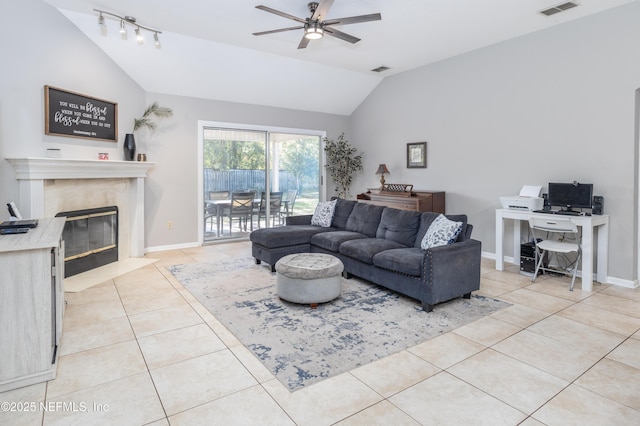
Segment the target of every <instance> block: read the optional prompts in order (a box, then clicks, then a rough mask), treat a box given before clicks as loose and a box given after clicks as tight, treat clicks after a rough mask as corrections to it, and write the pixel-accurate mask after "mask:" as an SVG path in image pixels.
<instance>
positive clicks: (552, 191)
mask: <svg viewBox="0 0 640 426" xmlns="http://www.w3.org/2000/svg"><path fill="white" fill-rule="evenodd" d="M592 200H593V184H591V183H578V182H573V183H549V205H550V206H552V207H553V206H556V207H561V208H562V209H563V210H573V209H590V208H591V203H592Z"/></svg>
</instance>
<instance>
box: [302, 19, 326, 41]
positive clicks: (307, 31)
mask: <svg viewBox="0 0 640 426" xmlns="http://www.w3.org/2000/svg"><path fill="white" fill-rule="evenodd" d="M323 35H324V30H323V29H322V25H319V24H318V22H315V23H314V24H313V25H307V26H305V28H304V36H305V38H308V39H309V40H317V39H319V38H322V36H323Z"/></svg>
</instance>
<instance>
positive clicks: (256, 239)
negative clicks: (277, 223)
mask: <svg viewBox="0 0 640 426" xmlns="http://www.w3.org/2000/svg"><path fill="white" fill-rule="evenodd" d="M438 216H439V214H438V213H430V212H429V213H419V212H413V211H407V210H398V209H394V208H390V207H383V206H376V205H371V204H365V203H359V202H357V201H353V200H343V199H338V200H337V202H336V205H335V211H334V215H333V219H332V221H331V226H330V227H321V226H316V225H311V218H312V215H307V216H291V217H289V218H287V224H286V226H283V227H277V228H264V229H259V230H256V231H254V232H252V233H251V237H250V238H251V241H252V255H253V257H254V258H255V261H256V263H257V264H260V263H261V262H265V263H268V264H269V265H271V270H272V271H275V264H276V262H277V261H278V259H280V258H281V257H284V256H286V255H288V254H292V253H303V252H311V253H328V254H331V255H334V256H336V257H338V258H339V259H340V260H341V261H342V263H343V264H344V271H345V276H346V277H347V278H349V277H350V276H351V275H355V276H357V277H360V278H364V279H365V280H368V281H370V282H372V283H375V284H378V285H380V286H383V287H386V288H388V289H391V290H394V291H397V292H399V293H402V294H404V295H406V296H409V297H412V298H414V299H417V300H419V301H420V302H421V304H422V308H423V309H424V310H425V311H427V312H430V311H432V310H433V306H434V305H436V304H438V303H441V302H445V301H447V300H451V299H455V298H458V297H466V298H469V297H471V292H472V291H476V290H478V289H479V288H480V258H481V254H480V252H481V243H480V241H476V240H473V239H471V238H470V237H471V231H472V229H473V226H472V225H470V224H468V223H467V217H466V215H446V217H447V218H448V219H450V220H452V221H456V222H462V223H463V225H462V230H461V232H460V233H459V234H458V236H457V239H456V240H455V242H453V243H451V244H446V245H442V246H438V247H432V248H428V249H426V250H423V249H422V248H421V242H422V239H423V237H424V235H425V233H427V230H428V229H429V226H430V225H431V224H432V223H433V222H434V220H436V218H437V217H438Z"/></svg>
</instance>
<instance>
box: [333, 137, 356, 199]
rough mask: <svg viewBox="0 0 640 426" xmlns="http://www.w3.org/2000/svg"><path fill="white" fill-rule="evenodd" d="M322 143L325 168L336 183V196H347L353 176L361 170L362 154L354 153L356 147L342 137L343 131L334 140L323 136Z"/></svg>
mask: <svg viewBox="0 0 640 426" xmlns="http://www.w3.org/2000/svg"><path fill="white" fill-rule="evenodd" d="M324 143H325V145H324V152H325V154H326V156H327V170H328V171H329V175H330V176H331V180H333V182H334V183H335V184H336V188H335V190H336V192H337V193H338V197H340V198H347V196H348V195H349V188H350V187H351V182H352V181H353V176H354V175H355V174H356V172H359V171H362V154H358V155H356V152H357V149H356V148H354V147H353V146H351V144H349V141H347V140H346V139H345V138H344V133H342V134H341V135H340V136H338V139H337V140H335V141H334V140H332V139H328V138H326V137H325V138H324Z"/></svg>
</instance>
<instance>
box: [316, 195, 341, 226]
mask: <svg viewBox="0 0 640 426" xmlns="http://www.w3.org/2000/svg"><path fill="white" fill-rule="evenodd" d="M337 201H338V200H337V199H336V200H333V201H324V202H322V203H318V205H317V206H316V211H315V212H314V213H313V217H312V218H311V224H312V225H316V226H320V227H322V228H328V227H330V226H331V221H332V220H333V212H334V211H335V210H336V202H337Z"/></svg>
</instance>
